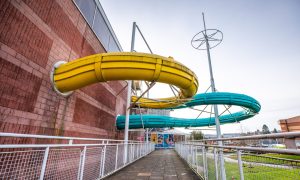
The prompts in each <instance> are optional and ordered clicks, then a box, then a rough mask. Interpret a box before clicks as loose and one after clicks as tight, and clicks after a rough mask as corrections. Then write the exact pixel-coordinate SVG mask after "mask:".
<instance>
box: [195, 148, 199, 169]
mask: <svg viewBox="0 0 300 180" xmlns="http://www.w3.org/2000/svg"><path fill="white" fill-rule="evenodd" d="M198 167H199V164H198V146H196V172H197V173H199V172H198V170H199V168H198Z"/></svg>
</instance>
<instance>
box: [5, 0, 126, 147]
mask: <svg viewBox="0 0 300 180" xmlns="http://www.w3.org/2000/svg"><path fill="white" fill-rule="evenodd" d="M102 52H105V49H104V48H103V46H102V44H101V42H100V41H99V40H98V39H97V38H96V36H95V34H94V33H93V31H92V30H91V29H90V28H89V26H88V25H87V23H86V21H85V20H84V18H83V17H82V15H81V14H80V12H79V11H78V9H77V8H76V6H75V4H74V3H73V1H72V0H64V1H60V0H43V1H42V0H6V1H0V131H1V132H13V133H29V134H46V135H61V136H79V137H103V138H122V136H123V134H122V133H121V132H118V131H117V130H116V129H115V118H116V115H117V114H124V113H125V104H126V90H125V91H122V93H120V94H119V95H118V93H119V92H120V91H121V90H122V89H123V87H124V86H126V83H125V82H122V81H118V82H108V83H101V84H100V83H99V84H94V85H91V86H89V87H85V88H83V89H81V90H77V91H75V93H73V94H72V95H71V96H70V97H68V98H64V97H61V96H59V95H57V94H56V93H55V92H54V91H53V90H52V86H51V83H50V79H49V72H50V70H51V67H52V65H53V64H54V63H55V62H57V61H60V60H64V61H72V60H74V59H76V58H79V57H83V56H87V55H91V54H95V53H102ZM15 141H16V143H24V142H23V141H22V140H20V139H19V140H15ZM1 142H4V141H3V140H1ZM10 143H11V142H10ZM30 143H33V142H30ZM36 143H38V142H36Z"/></svg>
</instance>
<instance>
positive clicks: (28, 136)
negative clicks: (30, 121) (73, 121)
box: [0, 132, 140, 142]
mask: <svg viewBox="0 0 300 180" xmlns="http://www.w3.org/2000/svg"><path fill="white" fill-rule="evenodd" d="M0 137H20V138H36V139H62V140H84V141H111V142H124V140H117V139H98V138H80V137H66V136H48V135H35V134H18V133H3V132H0ZM129 142H140V141H129Z"/></svg>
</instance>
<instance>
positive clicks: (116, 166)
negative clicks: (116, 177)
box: [115, 144, 119, 170]
mask: <svg viewBox="0 0 300 180" xmlns="http://www.w3.org/2000/svg"><path fill="white" fill-rule="evenodd" d="M118 154H119V144H117V147H116V162H115V163H116V164H115V170H117V168H118Z"/></svg>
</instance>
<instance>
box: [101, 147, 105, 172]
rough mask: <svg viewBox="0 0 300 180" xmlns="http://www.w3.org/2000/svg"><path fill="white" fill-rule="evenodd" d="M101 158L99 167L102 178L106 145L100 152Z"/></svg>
mask: <svg viewBox="0 0 300 180" xmlns="http://www.w3.org/2000/svg"><path fill="white" fill-rule="evenodd" d="M102 153H103V156H102V161H101V166H100V177H103V176H104V170H105V156H106V145H104V147H103V150H102Z"/></svg>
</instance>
